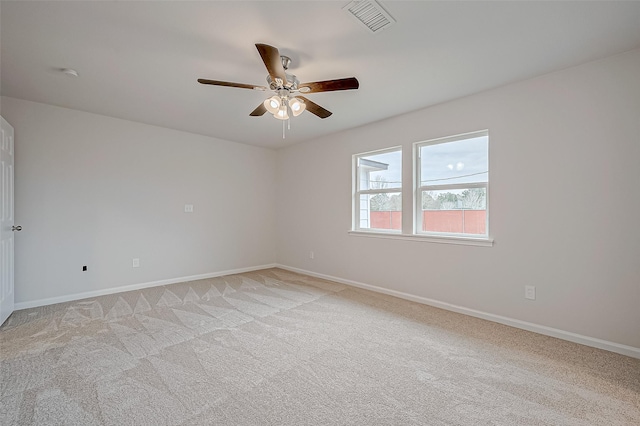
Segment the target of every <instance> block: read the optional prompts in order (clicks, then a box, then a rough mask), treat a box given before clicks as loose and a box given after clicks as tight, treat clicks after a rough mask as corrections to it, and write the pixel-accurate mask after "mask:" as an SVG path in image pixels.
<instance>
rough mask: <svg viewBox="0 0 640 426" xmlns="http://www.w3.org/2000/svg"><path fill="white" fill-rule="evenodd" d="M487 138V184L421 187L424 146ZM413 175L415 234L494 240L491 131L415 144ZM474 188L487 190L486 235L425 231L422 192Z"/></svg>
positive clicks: (420, 235)
mask: <svg viewBox="0 0 640 426" xmlns="http://www.w3.org/2000/svg"><path fill="white" fill-rule="evenodd" d="M480 136H486V137H487V182H476V183H458V184H456V183H454V184H439V185H421V179H422V176H421V175H422V162H421V156H420V148H422V147H424V146H431V145H440V144H443V143H450V142H457V141H462V140H466V139H472V138H475V137H480ZM413 156H414V162H413V174H414V183H413V185H414V192H413V205H414V209H413V234H414V235H415V236H419V237H431V238H447V239H449V238H453V239H464V240H482V241H490V242H492V241H493V240H492V239H491V238H490V237H489V235H490V228H489V210H490V209H489V183H490V178H489V176H490V174H491V166H490V160H491V159H490V155H489V130H488V129H485V130H479V131H474V132H468V133H462V134H458V135H453V136H446V137H442V138H436V139H429V140H426V141H420V142H415V143H414V144H413ZM472 188H485V193H486V209H485V211H486V213H485V233H484V234H467V233H458V232H437V231H423V230H422V226H423V218H424V215H423V210H422V203H423V200H422V192H423V191H438V190H447V189H472Z"/></svg>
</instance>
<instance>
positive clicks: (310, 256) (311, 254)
mask: <svg viewBox="0 0 640 426" xmlns="http://www.w3.org/2000/svg"><path fill="white" fill-rule="evenodd" d="M315 257H316V254H315V253H314V252H313V250H312V251H310V252H309V259H315Z"/></svg>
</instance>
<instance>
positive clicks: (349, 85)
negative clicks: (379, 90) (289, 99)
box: [298, 77, 360, 93]
mask: <svg viewBox="0 0 640 426" xmlns="http://www.w3.org/2000/svg"><path fill="white" fill-rule="evenodd" d="M358 87H360V83H359V82H358V79H356V78H355V77H349V78H341V79H338V80H327V81H315V82H313V83H302V84H299V85H298V88H299V89H298V90H300V92H301V93H317V92H333V91H336V90H352V89H357V88H358ZM307 89H309V90H307Z"/></svg>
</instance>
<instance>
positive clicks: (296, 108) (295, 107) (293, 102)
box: [289, 98, 307, 117]
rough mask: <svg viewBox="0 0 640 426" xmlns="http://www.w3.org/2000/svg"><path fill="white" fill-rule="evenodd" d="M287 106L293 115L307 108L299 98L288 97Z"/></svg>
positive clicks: (297, 114)
mask: <svg viewBox="0 0 640 426" xmlns="http://www.w3.org/2000/svg"><path fill="white" fill-rule="evenodd" d="M289 108H291V112H292V113H293V116H294V117H297V116H299V115H300V114H302V113H303V112H304V110H305V109H307V105H306V104H305V103H304V102H302V101H300V100H299V99H296V98H291V99H289Z"/></svg>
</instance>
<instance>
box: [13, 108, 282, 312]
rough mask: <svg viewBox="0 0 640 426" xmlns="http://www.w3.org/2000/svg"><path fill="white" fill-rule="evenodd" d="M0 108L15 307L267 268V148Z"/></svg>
mask: <svg viewBox="0 0 640 426" xmlns="http://www.w3.org/2000/svg"><path fill="white" fill-rule="evenodd" d="M1 107H2V109H1V113H2V116H3V117H5V119H6V120H7V121H9V123H11V125H13V127H14V128H15V140H16V165H15V172H16V174H15V191H16V192H15V194H16V197H15V199H16V207H15V216H16V224H19V225H22V227H23V228H24V230H23V231H22V232H21V233H19V234H18V235H16V243H15V245H16V253H15V259H16V264H15V265H16V270H15V292H16V302H17V303H29V302H33V301H37V300H42V299H48V298H56V297H63V296H69V295H74V294H78V293H85V292H92V291H100V290H105V289H112V288H115V287H120V286H126V285H134V284H141V283H148V282H152V281H157V280H167V279H172V278H179V277H185V276H192V275H198V274H210V273H216V272H219V271H226V270H231V269H237V268H246V267H254V266H259V265H264V264H270V263H273V262H275V260H276V258H275V232H274V229H275V223H276V221H275V214H274V213H275V205H274V201H273V200H274V197H275V165H276V153H275V152H274V151H271V150H267V149H263V148H257V147H251V146H247V145H241V144H237V143H232V142H228V141H223V140H218V139H213V138H209V137H205V136H199V135H194V134H189V133H184V132H179V131H174V130H169V129H165V128H160V127H154V126H148V125H143V124H139V123H134V122H129V121H125V120H119V119H114V118H109V117H105V116H100V115H95V114H89V113H85V112H80V111H75V110H70V109H65V108H60V107H55V106H50V105H44V104H38V103H34V102H28V101H23V100H17V99H12V98H7V97H3V98H2V104H1ZM187 203H188V204H193V205H194V210H195V211H194V213H193V214H186V213H184V205H185V204H187ZM134 257H137V258H140V264H141V266H140V268H136V269H134V268H132V258H134ZM83 265H87V266H88V271H87V272H82V266H83Z"/></svg>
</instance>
